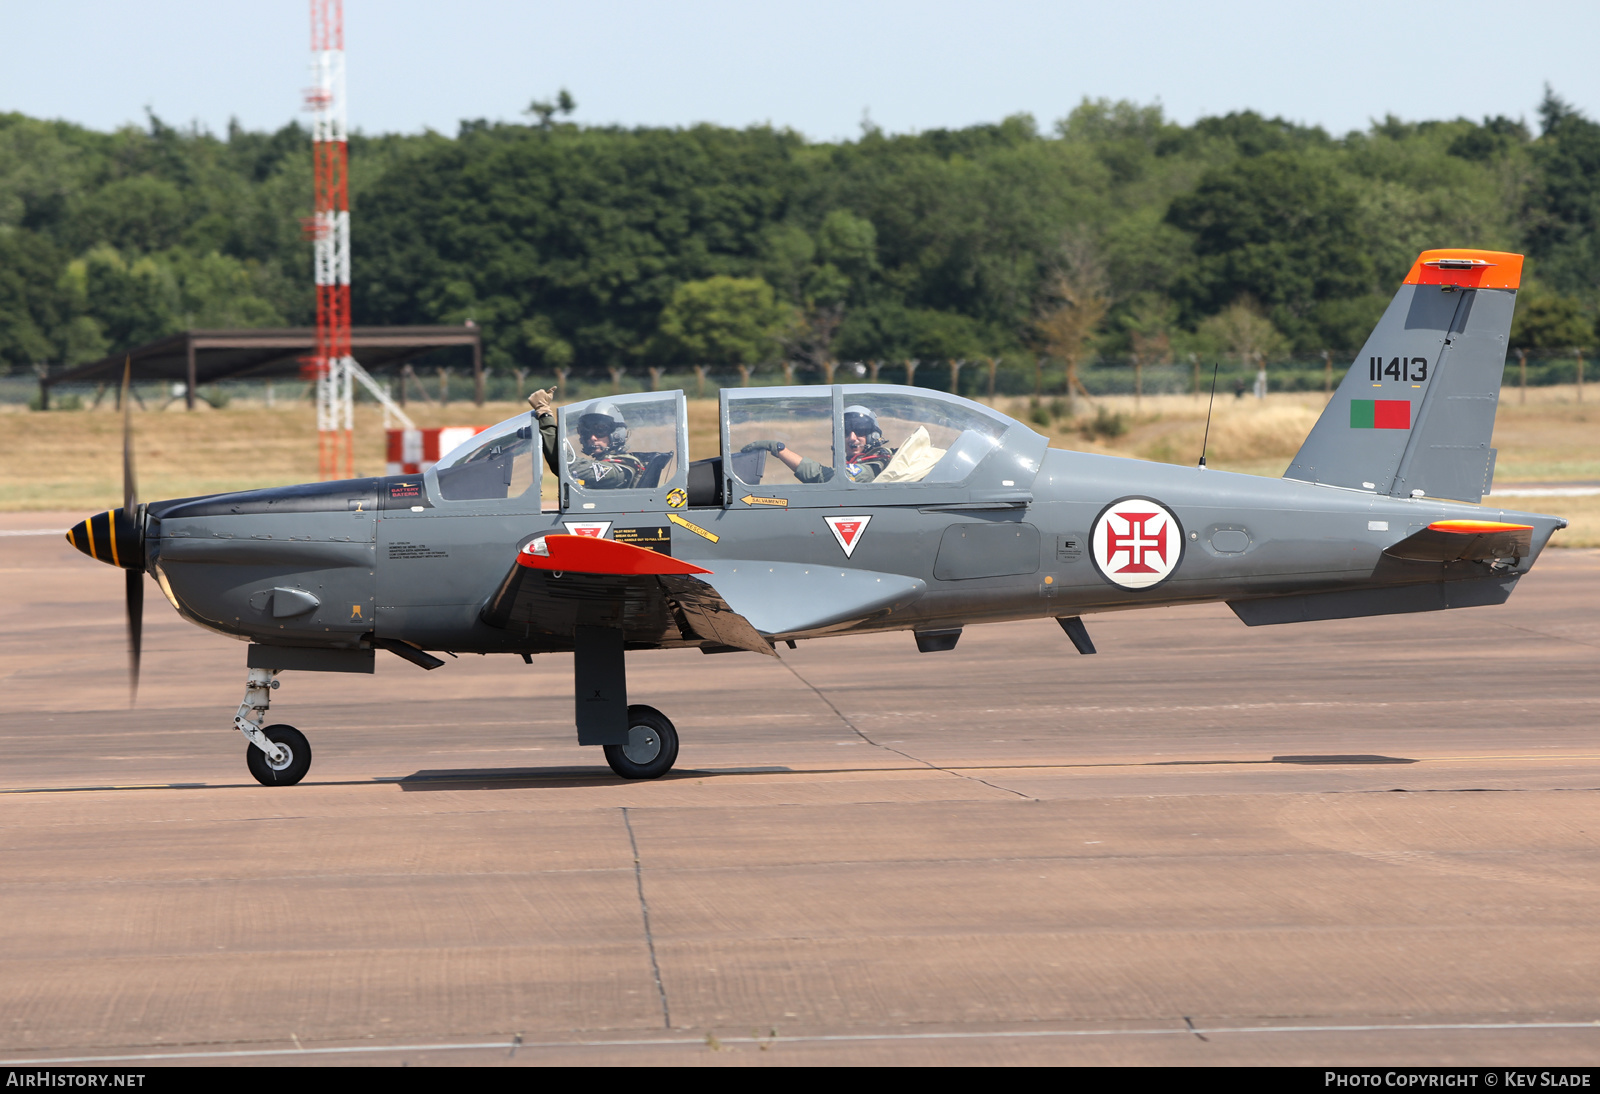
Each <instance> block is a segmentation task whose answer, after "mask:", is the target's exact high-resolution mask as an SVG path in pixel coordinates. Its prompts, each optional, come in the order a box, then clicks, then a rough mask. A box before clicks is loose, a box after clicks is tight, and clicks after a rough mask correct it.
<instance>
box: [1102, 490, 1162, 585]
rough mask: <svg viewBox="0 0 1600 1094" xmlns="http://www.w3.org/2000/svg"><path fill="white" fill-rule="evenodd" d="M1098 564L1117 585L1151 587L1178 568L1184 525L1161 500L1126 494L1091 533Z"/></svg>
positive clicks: (1103, 514) (1108, 507) (1110, 506)
mask: <svg viewBox="0 0 1600 1094" xmlns="http://www.w3.org/2000/svg"><path fill="white" fill-rule="evenodd" d="M1090 544H1091V546H1092V548H1093V551H1094V561H1095V567H1096V568H1097V569H1098V570H1099V571H1100V575H1101V576H1102V577H1104V578H1105V579H1106V580H1107V581H1110V582H1111V583H1112V584H1113V585H1121V586H1122V587H1123V588H1124V589H1148V588H1150V587H1151V586H1154V585H1159V584H1160V583H1161V582H1163V581H1165V580H1166V579H1167V578H1168V577H1169V576H1171V574H1172V571H1173V570H1175V569H1177V567H1178V560H1179V559H1180V558H1181V557H1182V556H1183V528H1182V526H1180V525H1179V524H1178V518H1177V517H1174V516H1173V515H1172V512H1171V511H1170V510H1169V509H1167V507H1166V506H1164V505H1162V504H1161V503H1160V502H1156V501H1152V500H1151V499H1149V498H1124V499H1122V500H1121V501H1119V502H1114V503H1112V504H1111V505H1108V506H1106V508H1105V510H1104V511H1103V512H1102V513H1101V514H1100V518H1099V519H1098V520H1096V521H1095V524H1094V532H1093V534H1092V535H1091V536H1090Z"/></svg>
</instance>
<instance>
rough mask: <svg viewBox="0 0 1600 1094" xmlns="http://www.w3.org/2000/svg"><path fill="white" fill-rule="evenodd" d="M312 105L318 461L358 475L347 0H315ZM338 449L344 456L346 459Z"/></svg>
mask: <svg viewBox="0 0 1600 1094" xmlns="http://www.w3.org/2000/svg"><path fill="white" fill-rule="evenodd" d="M311 72H312V79H313V84H312V88H311V90H310V91H309V92H307V95H306V105H307V107H308V108H309V109H310V110H312V111H313V114H314V120H313V121H312V127H311V142H312V143H311V151H312V161H313V173H314V175H315V178H316V183H315V186H316V201H315V207H314V212H313V214H312V220H311V236H312V239H313V241H314V258H313V263H312V269H313V273H314V277H315V281H316V286H317V348H316V355H315V356H314V357H313V358H312V359H311V363H310V372H311V373H312V374H313V375H314V377H315V379H316V384H317V465H318V471H319V473H320V474H321V476H322V478H323V479H336V478H338V477H339V475H340V472H341V467H340V464H341V463H342V464H343V468H342V470H343V474H344V476H345V477H346V478H353V477H354V476H355V446H354V440H355V438H354V425H355V423H354V421H353V408H354V399H353V398H352V396H353V394H354V392H353V391H352V390H351V381H352V379H353V377H354V373H355V371H356V369H357V366H356V363H355V359H354V358H353V357H351V355H350V191H349V187H348V185H347V184H346V174H347V170H346V168H347V164H348V160H349V150H348V140H347V136H346V128H345V100H344V2H343V0H311ZM341 457H343V458H342V459H341Z"/></svg>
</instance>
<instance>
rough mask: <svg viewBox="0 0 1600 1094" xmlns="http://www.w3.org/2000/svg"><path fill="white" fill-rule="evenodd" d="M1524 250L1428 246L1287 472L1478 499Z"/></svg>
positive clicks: (1395, 491) (1386, 489) (1484, 489)
mask: <svg viewBox="0 0 1600 1094" xmlns="http://www.w3.org/2000/svg"><path fill="white" fill-rule="evenodd" d="M1521 283H1522V256H1521V255H1518V254H1506V253H1504V252H1501V251H1463V250H1444V251H1423V252H1422V254H1421V255H1420V256H1419V257H1418V258H1417V261H1416V262H1415V263H1414V264H1413V265H1412V267H1411V272H1410V273H1408V274H1407V275H1406V279H1405V283H1404V284H1402V285H1401V286H1400V291H1399V292H1398V293H1396V294H1395V298H1394V300H1392V301H1391V302H1390V304H1389V309H1388V310H1387V311H1385V312H1384V313H1383V318H1382V319H1381V320H1379V321H1378V325H1377V327H1376V328H1374V330H1373V332H1372V335H1371V337H1369V338H1368V339H1367V344H1366V345H1365V346H1363V347H1362V349H1361V355H1360V356H1359V357H1357V358H1356V360H1355V363H1354V364H1353V365H1351V366H1350V371H1349V372H1347V373H1346V374H1345V377H1344V382H1343V383H1341V384H1340V385H1339V390H1338V391H1336V392H1334V396H1333V401H1332V402H1331V403H1329V404H1328V408H1327V409H1326V410H1325V411H1323V412H1322V417H1321V418H1318V419H1317V424H1316V425H1314V426H1313V427H1312V428H1311V433H1310V435H1309V436H1308V437H1306V443H1305V444H1304V445H1302V446H1301V447H1300V451H1299V453H1298V454H1297V455H1296V456H1295V458H1294V462H1293V463H1291V464H1290V465H1289V470H1288V471H1286V472H1284V478H1289V479H1301V480H1304V481H1306V482H1320V483H1327V484H1328V485H1331V486H1348V487H1353V488H1355V489H1357V490H1372V491H1374V492H1376V493H1379V494H1389V495H1391V496H1393V497H1422V496H1428V497H1442V498H1456V499H1460V500H1463V501H1472V502H1476V501H1479V500H1481V499H1482V498H1483V495H1484V494H1487V493H1488V492H1489V485H1490V482H1491V481H1492V480H1493V478H1494V456H1495V450H1494V449H1492V448H1490V447H1489V441H1490V439H1491V437H1492V436H1493V434H1494V414H1495V409H1496V407H1497V406H1498V404H1499V401H1500V378H1501V375H1502V374H1503V372H1504V370H1505V360H1506V342H1507V339H1508V338H1509V337H1510V334H1511V314H1512V310H1513V308H1514V307H1515V305H1516V298H1517V287H1518V286H1519V285H1520V284H1521Z"/></svg>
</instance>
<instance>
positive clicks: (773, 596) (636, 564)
mask: <svg viewBox="0 0 1600 1094" xmlns="http://www.w3.org/2000/svg"><path fill="white" fill-rule="evenodd" d="M712 565H713V566H714V567H715V569H707V568H706V567H703V566H699V565H696V564H694V563H690V562H685V561H684V560H682V559H676V558H673V557H671V556H670V555H663V554H659V553H657V552H655V551H649V550H646V549H644V548H642V547H635V546H633V545H632V544H627V543H617V542H615V541H612V540H604V539H594V538H590V537H587V536H564V535H550V536H544V537H541V538H540V539H536V540H534V541H533V542H532V543H530V544H528V546H527V547H525V548H523V549H522V551H520V552H519V553H518V555H517V559H516V562H515V563H514V564H513V565H512V567H511V572H510V573H508V574H507V575H506V578H505V580H504V581H503V582H501V584H500V588H499V589H498V590H496V592H495V595H494V596H492V597H491V598H490V599H489V602H488V603H487V604H486V605H485V606H484V608H483V612H482V618H483V620H484V622H486V623H488V624H490V625H491V626H495V627H500V628H503V629H507V630H522V631H524V632H525V633H527V634H529V635H530V636H531V635H533V634H541V635H549V636H556V637H571V636H572V634H573V629H574V628H575V627H579V626H594V627H611V628H616V629H620V630H622V631H623V632H624V633H625V635H626V641H627V642H628V643H629V644H630V645H636V646H637V645H646V646H648V645H680V644H695V645H701V644H704V643H708V642H709V643H712V644H715V645H717V646H722V647H726V648H733V649H741V650H750V651H752V652H755V653H765V654H768V655H774V654H773V649H772V643H773V641H774V640H775V639H781V638H785V637H790V636H794V635H801V634H806V635H809V634H814V633H824V632H829V631H837V630H843V629H845V628H848V627H850V626H853V625H855V624H857V623H860V622H863V621H864V620H867V619H871V618H874V617H876V616H879V615H885V614H888V613H889V612H892V611H894V610H896V609H897V608H900V607H903V606H905V605H907V604H910V603H911V602H912V601H914V600H916V599H917V598H918V597H920V596H921V595H922V593H923V591H924V590H925V589H926V587H927V586H926V584H925V583H924V582H922V581H920V580H918V579H916V578H909V577H905V576H903V575H900V574H886V573H877V572H874V571H867V570H852V569H841V568H838V567H830V566H817V565H809V564H801V563H790V562H761V561H751V560H734V559H728V560H721V559H719V560H717V561H715V562H714V563H713V564H712ZM774 656H775V655H774Z"/></svg>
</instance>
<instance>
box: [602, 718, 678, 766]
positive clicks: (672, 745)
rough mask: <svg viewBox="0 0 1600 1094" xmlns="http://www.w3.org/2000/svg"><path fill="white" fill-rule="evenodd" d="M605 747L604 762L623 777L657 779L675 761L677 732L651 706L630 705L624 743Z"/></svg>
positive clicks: (676, 758) (676, 756) (676, 755)
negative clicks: (625, 741) (626, 735)
mask: <svg viewBox="0 0 1600 1094" xmlns="http://www.w3.org/2000/svg"><path fill="white" fill-rule="evenodd" d="M605 749H606V763H608V764H610V765H611V770H613V771H615V772H616V773H617V774H618V775H620V776H622V777H623V778H624V779H659V778H660V777H661V776H663V775H665V774H666V773H667V772H668V771H671V770H672V765H673V764H675V763H677V762H678V731H677V729H675V728H674V727H673V725H672V722H670V721H669V720H668V719H667V716H666V715H665V714H662V713H661V712H660V711H659V710H657V709H656V708H655V707H646V706H631V707H629V708H628V743H627V744H625V745H606V746H605ZM629 753H632V755H631V756H630V755H629Z"/></svg>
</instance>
